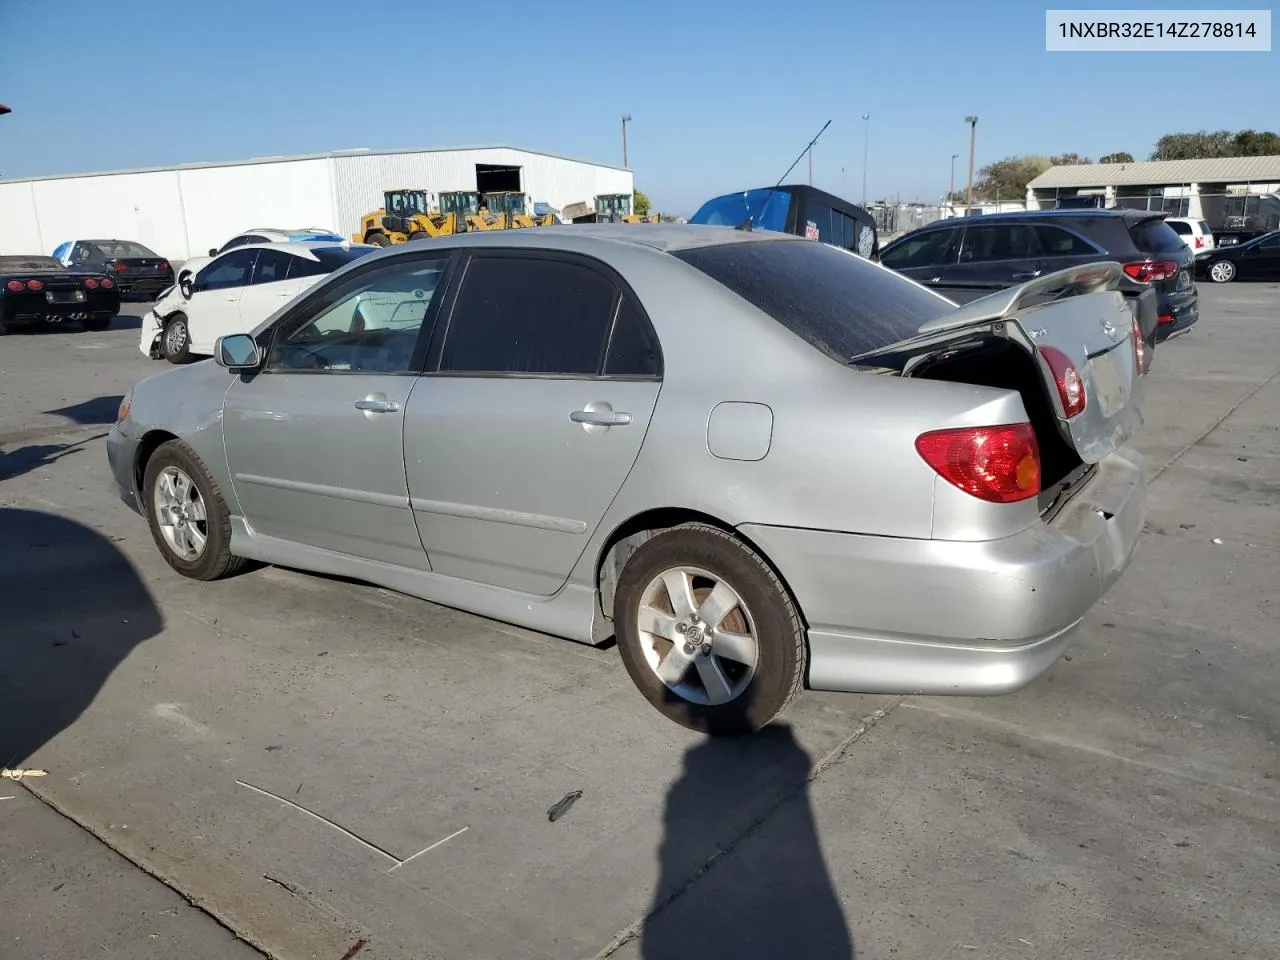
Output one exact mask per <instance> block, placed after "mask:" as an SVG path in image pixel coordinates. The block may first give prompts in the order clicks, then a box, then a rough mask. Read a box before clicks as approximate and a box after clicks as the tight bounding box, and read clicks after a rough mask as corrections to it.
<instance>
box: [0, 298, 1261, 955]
mask: <svg viewBox="0 0 1280 960" xmlns="http://www.w3.org/2000/svg"><path fill="white" fill-rule="evenodd" d="M1202 296H1203V307H1202V309H1203V313H1204V316H1205V319H1204V320H1203V321H1202V322H1201V324H1200V325H1199V326H1198V327H1197V328H1196V329H1195V330H1194V331H1193V332H1192V333H1191V334H1189V335H1188V336H1186V337H1183V338H1180V339H1178V340H1175V341H1174V342H1172V343H1169V344H1165V345H1162V346H1161V348H1160V349H1159V350H1158V351H1157V354H1156V370H1155V373H1154V374H1153V376H1152V378H1151V382H1150V383H1149V385H1148V404H1147V411H1148V424H1147V427H1146V428H1145V431H1144V434H1143V436H1142V439H1141V441H1140V443H1139V446H1140V447H1141V448H1142V449H1143V450H1144V452H1146V453H1147V454H1148V456H1149V458H1150V463H1149V466H1150V471H1151V473H1152V475H1153V477H1154V481H1153V486H1152V490H1151V504H1152V506H1151V522H1150V525H1149V531H1148V534H1147V536H1146V537H1145V539H1144V544H1143V546H1142V549H1141V552H1140V554H1139V557H1138V559H1137V561H1136V562H1135V565H1134V566H1133V568H1132V569H1131V570H1130V571H1129V572H1128V573H1127V574H1126V576H1125V577H1124V578H1123V579H1122V580H1121V582H1120V584H1119V585H1118V586H1117V587H1116V589H1115V590H1114V591H1113V592H1112V593H1111V595H1109V596H1108V598H1107V599H1106V601H1105V603H1104V604H1102V605H1101V606H1100V607H1099V608H1098V609H1097V610H1095V612H1094V613H1093V614H1092V615H1091V616H1090V617H1089V619H1088V621H1087V628H1086V629H1085V630H1084V631H1083V634H1082V636H1081V638H1080V640H1079V642H1078V643H1077V645H1076V647H1075V648H1074V649H1073V650H1072V651H1071V655H1070V656H1071V659H1070V660H1064V661H1062V662H1060V663H1059V664H1057V666H1055V667H1054V669H1053V670H1052V671H1051V672H1050V673H1049V674H1048V675H1047V676H1046V677H1045V678H1043V679H1042V680H1041V681H1040V682H1039V683H1037V684H1035V685H1033V686H1032V687H1031V688H1029V689H1027V690H1025V691H1023V692H1021V693H1019V694H1015V695H1012V696H1009V697H1004V698H998V699H991V700H965V699H952V698H908V699H905V700H902V699H898V698H887V697H849V696H834V695H815V694H807V695H805V696H803V697H802V698H801V699H800V700H799V701H798V702H797V704H796V705H795V707H794V708H793V709H792V710H791V711H789V713H788V714H787V715H786V716H785V717H784V718H783V720H784V723H783V724H780V725H779V727H778V728H777V730H775V731H772V732H770V733H769V734H768V735H766V736H762V737H759V738H755V739H754V740H752V741H747V742H739V743H730V744H724V743H708V742H706V741H704V740H702V739H701V738H698V737H695V736H692V735H691V734H688V733H687V732H686V731H683V730H682V729H680V728H678V727H674V726H672V725H670V724H667V723H665V721H662V720H661V718H660V717H659V716H658V715H657V714H656V713H654V712H653V711H652V710H651V709H650V708H648V706H647V705H646V704H644V702H643V701H642V700H640V698H639V697H638V695H637V694H636V693H635V692H634V691H633V690H632V689H631V687H630V684H629V681H628V680H627V678H626V676H625V673H624V672H623V671H622V669H621V666H620V664H619V663H618V661H617V658H616V652H615V651H611V650H594V649H590V648H585V647H581V646H577V645H573V644H570V643H567V642H563V641H559V640H554V639H551V638H546V637H542V636H540V635H536V634H532V633H530V632H528V631H523V630H518V629H516V628H511V627H507V626H504V625H501V624H495V623H491V622H489V621H485V620H482V619H479V618H475V617H471V616H468V615H465V614H461V613H457V612H455V611H450V610H447V609H445V608H440V607H436V606H433V605H431V604H426V603H423V602H421V601H417V600H413V599H410V598H406V597H401V596H398V595H396V594H392V593H390V592H388V591H384V590H380V589H377V588H372V587H368V586H363V585H359V584H351V583H346V582H342V581H336V580H331V579H327V578H320V577H314V576H310V575H306V574H300V573H294V572H291V571H286V570H280V569H262V570H257V571H254V572H252V573H249V574H246V575H244V576H242V577H239V578H237V579H235V580H232V581H227V582H224V583H219V584H196V583H191V582H189V581H185V580H182V579H181V578H179V577H177V576H176V575H174V574H173V573H172V572H171V571H169V570H168V568H167V567H166V566H165V564H164V563H163V561H162V560H161V559H160V558H159V556H158V555H157V554H156V551H155V548H154V546H153V545H152V544H151V542H150V538H149V535H148V533H147V529H146V526H145V524H144V522H143V521H142V520H141V518H138V517H136V516H134V515H132V514H130V513H129V512H128V511H127V510H125V508H124V507H122V506H119V505H118V503H117V502H116V501H115V499H114V497H113V495H112V493H111V492H110V490H109V487H108V482H109V480H108V476H107V472H106V465H105V457H104V454H103V451H102V446H101V440H98V439H92V438H93V437H95V436H97V435H98V434H100V433H102V432H104V431H105V426H104V424H105V423H108V422H109V421H110V420H111V419H113V418H114V405H113V404H114V402H115V399H116V398H117V397H118V396H119V394H122V393H123V392H124V390H125V389H126V388H127V386H128V383H129V382H131V381H132V379H134V378H136V377H137V376H141V375H144V374H145V373H148V372H152V371H156V370H160V369H163V368H164V367H165V365H164V364H162V363H154V362H148V361H146V360H144V359H143V358H142V357H141V355H140V354H138V353H137V350H136V338H137V333H136V330H127V329H126V330H112V331H110V332H108V333H106V334H82V333H64V334H49V335H40V336H35V337H32V338H30V339H25V338H9V339H7V340H5V341H4V342H3V343H2V344H0V350H3V353H0V371H3V376H4V382H5V384H6V387H10V386H11V385H12V386H11V389H12V390H13V393H12V395H13V396H15V397H18V398H20V400H19V402H18V403H16V404H14V405H13V406H12V407H11V408H8V409H6V410H4V411H3V414H2V415H3V417H4V419H3V420H0V450H2V451H3V452H2V453H0V479H3V483H2V484H0V526H3V525H4V524H7V526H4V529H3V530H0V534H2V535H3V540H0V542H3V543H4V544H5V548H4V550H3V551H0V583H4V584H6V586H7V589H8V596H7V597H6V615H5V623H6V624H7V625H9V626H10V627H11V628H12V629H11V630H10V631H8V632H7V637H6V634H5V633H0V648H7V649H5V650H3V651H0V652H3V655H4V656H5V657H6V658H7V660H8V662H10V663H14V664H16V667H14V668H13V670H12V671H11V673H10V676H9V677H8V678H6V679H7V682H8V686H7V687H4V689H5V690H6V691H7V692H8V693H7V699H6V700H0V704H4V705H3V706H0V710H2V711H4V714H3V716H4V718H5V719H6V721H8V723H6V725H5V728H4V729H6V730H11V729H17V730H19V731H20V736H19V737H18V742H19V747H18V748H17V749H18V750H19V751H26V752H28V753H29V754H30V757H31V759H30V761H29V765H38V766H43V767H46V768H48V769H49V771H50V776H49V777H48V778H45V779H44V780H42V781H40V782H39V783H38V784H34V786H33V789H35V790H38V791H39V792H40V793H41V795H42V796H47V797H48V798H50V800H51V801H53V802H56V803H57V804H58V805H59V806H60V808H62V809H64V810H65V811H66V812H67V813H68V814H69V815H70V816H71V817H73V818H75V819H76V820H78V821H80V822H82V823H84V824H86V825H88V826H90V827H91V828H92V829H93V830H94V831H95V832H97V833H99V834H100V835H102V836H103V837H104V838H105V839H106V840H107V841H108V842H109V843H110V844H111V845H112V846H114V847H116V848H117V849H119V850H120V851H122V852H123V853H124V854H125V855H126V856H128V857H129V858H130V859H131V860H133V861H135V862H137V863H141V864H143V865H145V866H146V867H147V869H148V870H150V871H152V872H154V873H155V874H157V875H159V876H162V877H164V878H165V879H166V880H167V881H168V882H170V883H171V884H172V885H173V886H175V887H176V888H177V889H179V890H181V891H182V892H183V893H184V894H185V895H187V896H189V897H191V898H193V899H194V900H195V901H196V902H197V903H198V904H200V905H201V906H202V907H203V908H205V909H207V910H209V911H210V912H212V913H213V914H214V915H216V916H217V917H218V918H219V919H220V920H222V921H223V922H225V923H226V924H228V925H229V926H230V927H232V928H233V929H235V930H236V931H237V932H239V933H240V934H241V935H242V936H244V937H246V938H247V939H249V940H250V941H251V942H253V943H255V944H257V945H259V946H261V947H262V948H263V949H265V950H266V951H267V952H269V953H270V954H271V955H273V956H277V957H282V958H294V957H298V958H309V957H319V958H333V960H338V958H341V957H342V956H343V954H344V953H345V952H347V951H348V950H350V949H351V947H352V946H353V944H355V943H356V942H358V941H359V940H360V939H364V940H366V941H367V943H366V945H365V947H364V948H363V949H362V951H361V953H360V956H361V958H362V960H364V958H368V957H378V958H383V957H411V958H415V960H421V958H423V957H441V958H451V957H494V958H498V957H522V958H527V957H535V956H538V957H556V958H562V957H567V958H576V957H590V956H595V955H597V954H604V955H612V956H616V957H637V956H639V957H653V958H657V957H662V958H664V960H665V958H675V957H681V956H694V955H696V956H703V957H705V956H726V957H727V956H734V957H771V956H778V955H781V954H782V952H783V951H789V954H788V955H792V956H802V955H803V956H814V957H819V956H833V957H848V956H852V955H855V954H856V956H857V957H859V958H868V957H891V956H897V957H901V956H909V957H914V956H919V957H925V956H936V957H944V956H945V957H966V958H967V957H975V958H977V957H1008V956H1018V957H1057V956H1071V957H1093V956H1097V957H1103V956H1107V957H1112V956H1120V955H1123V956H1126V957H1145V956H1155V955H1157V954H1158V955H1160V956H1173V957H1187V958H1191V957H1203V956H1207V955H1212V956H1215V957H1227V956H1235V957H1259V958H1261V957H1267V956H1271V955H1273V949H1274V943H1275V942H1277V936H1276V935H1277V934H1278V933H1280V930H1277V929H1276V921H1275V920H1274V919H1273V918H1275V917H1277V916H1280V857H1277V856H1276V855H1275V850H1276V849H1280V830H1278V828H1277V819H1278V817H1280V789H1278V788H1277V785H1276V779H1277V778H1278V777H1280V771H1278V770H1276V769H1275V761H1274V759H1273V758H1274V757H1275V756H1276V755H1277V754H1276V746H1277V744H1276V740H1277V730H1280V710H1278V709H1277V707H1276V706H1275V703H1276V700H1275V697H1274V696H1273V694H1272V691H1273V689H1274V683H1275V678H1276V676H1277V666H1278V665H1277V662H1276V653H1275V642H1274V628H1273V622H1274V620H1273V615H1274V612H1273V610H1272V609H1271V603H1272V593H1273V591H1274V583H1275V570H1277V569H1280V562H1278V561H1280V522H1277V520H1276V519H1275V510H1274V507H1275V504H1276V501H1277V497H1278V495H1280V433H1278V432H1277V429H1276V427H1275V424H1276V423H1277V422H1280V419H1278V416H1277V415H1278V414H1280V380H1277V377H1276V373H1277V370H1280V327H1278V326H1277V325H1276V323H1275V320H1274V312H1275V311H1274V304H1275V303H1276V302H1277V297H1280V289H1277V287H1276V286H1275V285H1233V286H1231V287H1225V288H1223V287H1202ZM62 370H65V371H67V373H66V374H63V373H59V372H58V371H62ZM6 392H9V391H6ZM108 408H110V413H106V411H107V410H108ZM59 430H63V431H66V432H65V433H63V434H61V435H59V434H58V433H56V432H54V431H59ZM71 444H78V445H74V446H73V445H71ZM1217 540H1220V541H1221V543H1217V542H1215V541H1217ZM59 640H61V641H62V642H61V643H60V644H58V645H56V646H55V643H57V642H58V641H59ZM4 683H5V680H0V686H3V684H4ZM14 691H17V692H16V693H15V692H14ZM33 691H43V692H33ZM15 704H16V705H17V706H16V707H15ZM20 717H25V719H24V720H23V721H22V723H20V724H19V723H18V722H17V720H16V719H15V718H20ZM0 739H3V738H0ZM11 739H12V738H11ZM13 749H14V748H12V747H11V746H9V745H0V752H3V750H10V751H12V750H13ZM33 783H34V782H33ZM572 790H582V791H583V795H582V797H581V798H580V799H579V800H578V801H577V802H576V803H575V804H574V806H573V807H572V808H571V809H570V810H569V811H568V813H567V814H566V815H565V816H564V817H563V818H561V819H559V820H557V821H556V822H554V823H552V822H549V821H548V819H547V816H546V811H547V808H548V807H549V806H550V805H551V804H553V803H555V802H556V801H557V800H559V799H560V798H561V797H563V796H564V795H565V794H566V793H568V792H569V791H572ZM0 806H2V804H0ZM126 825H127V826H126ZM655 909H656V913H654V911H655ZM650 913H653V916H648V915H649V914H650ZM228 955H229V956H230V954H228Z"/></svg>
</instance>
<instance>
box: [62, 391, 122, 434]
mask: <svg viewBox="0 0 1280 960" xmlns="http://www.w3.org/2000/svg"><path fill="white" fill-rule="evenodd" d="M123 399H124V397H123V396H121V395H120V394H116V395H115V396H108V397H94V399H92V400H82V401H81V402H80V403H74V404H72V405H71V406H69V407H59V408H58V409H57V410H46V411H44V412H45V414H46V415H47V416H51V417H65V418H66V419H67V420H71V421H73V422H75V423H78V424H80V425H82V426H86V427H88V426H104V425H108V424H114V423H115V422H116V416H117V415H118V413H119V411H120V401H121V400H123Z"/></svg>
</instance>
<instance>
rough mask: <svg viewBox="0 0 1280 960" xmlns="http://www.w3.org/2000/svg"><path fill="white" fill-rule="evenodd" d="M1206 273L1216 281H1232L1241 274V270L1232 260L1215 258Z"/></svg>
mask: <svg viewBox="0 0 1280 960" xmlns="http://www.w3.org/2000/svg"><path fill="white" fill-rule="evenodd" d="M1205 275H1206V276H1207V277H1208V278H1209V279H1210V280H1212V281H1213V282H1214V283H1230V282H1231V281H1232V280H1234V279H1236V278H1237V277H1238V276H1240V270H1239V268H1238V267H1237V266H1236V265H1235V264H1234V263H1232V262H1231V261H1230V260H1214V261H1213V262H1212V263H1210V264H1209V265H1208V267H1206V268H1205Z"/></svg>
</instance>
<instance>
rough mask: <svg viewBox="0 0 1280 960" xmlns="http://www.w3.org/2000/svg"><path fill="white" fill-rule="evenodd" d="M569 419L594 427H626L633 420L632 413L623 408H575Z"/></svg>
mask: <svg viewBox="0 0 1280 960" xmlns="http://www.w3.org/2000/svg"><path fill="white" fill-rule="evenodd" d="M569 419H570V420H572V421H573V422H574V423H585V424H588V425H590V426H593V427H625V426H626V425H627V424H628V423H630V422H631V414H629V413H624V412H623V411H621V410H575V411H573V413H571V414H569Z"/></svg>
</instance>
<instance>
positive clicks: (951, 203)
mask: <svg viewBox="0 0 1280 960" xmlns="http://www.w3.org/2000/svg"><path fill="white" fill-rule="evenodd" d="M959 159H960V154H958V153H953V154H952V155H951V188H950V189H949V190H948V191H947V206H948V208H949V209H950V210H951V211H952V212H953V213H954V212H955V202H956V201H955V195H956V161H957V160H959Z"/></svg>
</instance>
